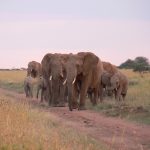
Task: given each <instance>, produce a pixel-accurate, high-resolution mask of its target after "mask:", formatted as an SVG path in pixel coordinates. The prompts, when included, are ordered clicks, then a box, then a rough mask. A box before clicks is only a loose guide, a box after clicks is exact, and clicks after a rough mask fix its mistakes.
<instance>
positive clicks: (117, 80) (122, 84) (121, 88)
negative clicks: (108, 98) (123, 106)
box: [107, 71, 128, 101]
mask: <svg viewBox="0 0 150 150" xmlns="http://www.w3.org/2000/svg"><path fill="white" fill-rule="evenodd" d="M107 90H114V91H115V99H116V100H117V101H120V100H124V99H125V97H126V94H127V90H128V79H127V77H126V76H125V75H124V74H123V73H122V72H120V71H118V72H117V73H115V74H114V75H113V76H112V77H111V79H110V86H109V87H108V89H107Z"/></svg>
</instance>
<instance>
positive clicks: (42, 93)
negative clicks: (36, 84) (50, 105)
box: [41, 88, 44, 102]
mask: <svg viewBox="0 0 150 150" xmlns="http://www.w3.org/2000/svg"><path fill="white" fill-rule="evenodd" d="M43 96H44V89H43V88H42V89H41V102H43Z"/></svg>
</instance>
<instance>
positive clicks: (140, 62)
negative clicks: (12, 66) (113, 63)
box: [119, 56, 150, 72]
mask: <svg viewBox="0 0 150 150" xmlns="http://www.w3.org/2000/svg"><path fill="white" fill-rule="evenodd" d="M119 68H121V69H122V68H125V69H133V71H135V72H136V71H138V72H144V71H150V62H149V60H148V58H146V57H142V56H139V57H136V58H135V59H134V60H131V59H128V60H126V61H125V62H124V63H122V64H121V65H120V66H119Z"/></svg>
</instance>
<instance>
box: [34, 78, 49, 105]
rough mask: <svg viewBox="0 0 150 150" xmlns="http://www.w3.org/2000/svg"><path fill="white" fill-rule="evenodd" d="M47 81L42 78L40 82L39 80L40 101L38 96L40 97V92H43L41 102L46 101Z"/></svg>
mask: <svg viewBox="0 0 150 150" xmlns="http://www.w3.org/2000/svg"><path fill="white" fill-rule="evenodd" d="M46 87H47V86H46V80H45V79H44V78H43V77H42V76H40V78H39V80H38V85H37V95H36V97H37V99H38V96H39V92H40V90H41V102H43V98H44V99H45V100H46V89H47V88H46Z"/></svg>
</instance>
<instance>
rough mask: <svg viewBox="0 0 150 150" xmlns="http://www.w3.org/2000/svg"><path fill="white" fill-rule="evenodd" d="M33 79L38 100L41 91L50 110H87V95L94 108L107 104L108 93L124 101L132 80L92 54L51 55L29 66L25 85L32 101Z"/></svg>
mask: <svg viewBox="0 0 150 150" xmlns="http://www.w3.org/2000/svg"><path fill="white" fill-rule="evenodd" d="M31 78H38V88H37V98H38V93H39V91H40V90H41V102H43V100H44V99H45V100H46V101H47V102H48V104H49V106H65V104H66V102H67V103H68V105H69V110H70V111H72V110H73V109H76V108H78V110H84V109H86V108H85V103H86V99H87V95H88V96H89V98H90V100H91V102H92V104H93V105H96V104H97V103H98V100H99V99H100V102H102V101H103V96H104V93H107V94H108V95H112V94H114V95H115V99H116V100H117V101H121V100H124V98H125V96H126V94H127V89H128V79H127V77H126V76H125V75H124V74H123V73H122V72H120V71H119V70H118V68H117V67H116V66H114V65H112V64H111V63H109V62H103V61H101V60H100V58H99V57H98V56H96V55H95V54H94V53H91V52H79V53H77V54H72V53H70V54H60V53H55V54H52V53H48V54H46V55H45V56H44V57H43V59H42V61H41V63H39V62H36V61H31V62H29V63H28V68H27V77H26V78H25V81H24V89H25V93H26V96H31V97H32V92H31V91H32V82H31Z"/></svg>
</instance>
